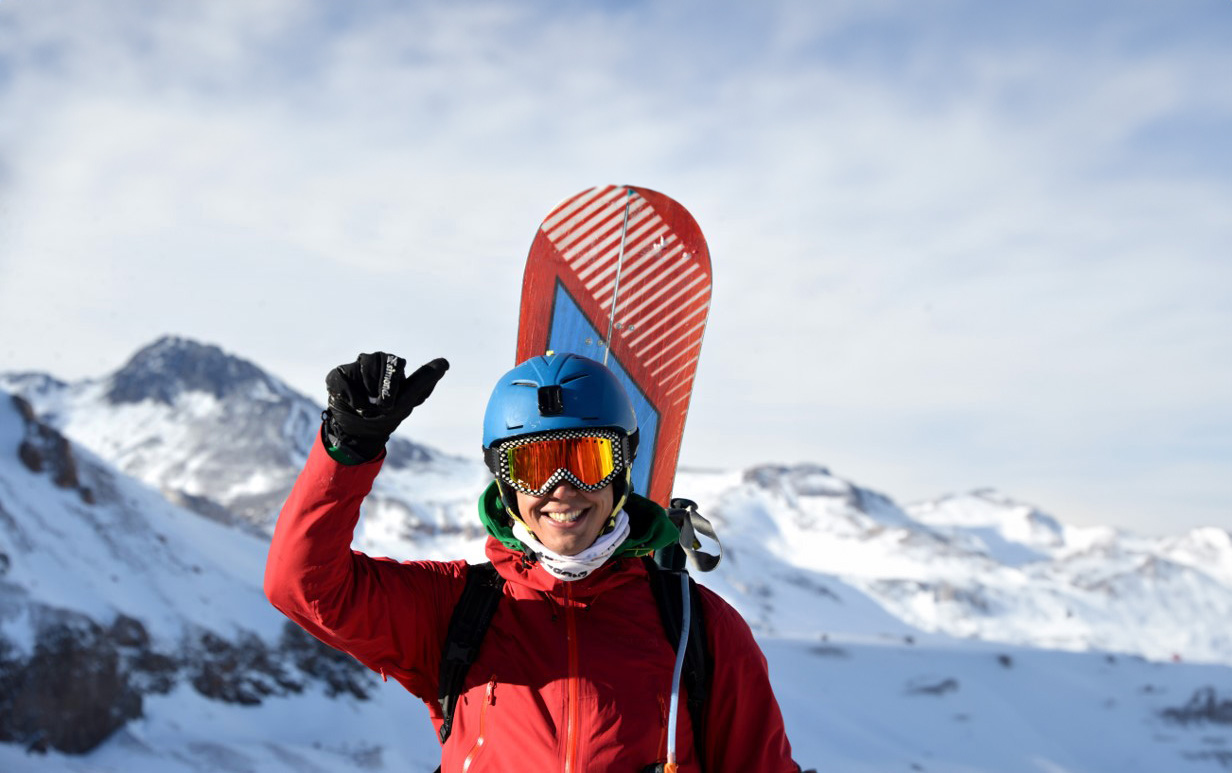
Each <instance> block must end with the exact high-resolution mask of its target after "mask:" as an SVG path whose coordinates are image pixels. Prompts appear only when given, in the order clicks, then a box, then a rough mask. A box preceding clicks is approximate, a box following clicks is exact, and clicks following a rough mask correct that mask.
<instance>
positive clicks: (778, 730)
mask: <svg viewBox="0 0 1232 773" xmlns="http://www.w3.org/2000/svg"><path fill="white" fill-rule="evenodd" d="M700 590H701V592H702V598H703V604H704V610H705V615H706V636H707V639H708V640H709V644H710V652H711V653H712V660H713V662H714V678H713V681H712V683H711V692H710V699H709V700H708V701H707V711H706V728H705V737H706V752H705V755H706V760H705V763H706V768H705V769H706V770H707V771H711V772H712V773H737V772H738V771H740V772H743V771H750V770H756V771H762V773H796V772H797V771H799V770H800V767H799V766H798V765H797V764H796V763H795V762H793V761H792V758H791V744H790V743H789V742H788V741H787V731H786V729H785V728H784V726H783V714H782V711H781V710H780V709H779V704H778V701H777V700H776V699H775V697H774V691H773V690H772V689H771V687H770V672H769V668H768V666H767V664H766V657H765V655H763V654H762V651H761V647H759V646H757V641H756V640H755V639H754V638H753V632H752V631H751V630H750V629H749V625H748V623H746V622H745V621H744V618H743V617H741V616H740V613H739V612H737V611H736V610H735V609H733V608H732V607H731V606H730V605H729V604H728V603H727V602H725V601H723V600H722V599H721V598H719V597H718V596H717V595H716V594H714V593H713V592H711V591H709V590H708V589H706V588H700Z"/></svg>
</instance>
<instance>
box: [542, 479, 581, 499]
mask: <svg viewBox="0 0 1232 773" xmlns="http://www.w3.org/2000/svg"><path fill="white" fill-rule="evenodd" d="M578 493H579V491H578V488H577V486H574V485H573V484H572V483H571V482H569V481H567V480H562V481H561V482H560V483H558V484H556V488H554V489H552V491H551V493H550V494H549V495H548V496H550V497H552V498H553V499H563V498H565V497H571V496H574V495H576V494H578Z"/></svg>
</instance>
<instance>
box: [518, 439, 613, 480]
mask: <svg viewBox="0 0 1232 773" xmlns="http://www.w3.org/2000/svg"><path fill="white" fill-rule="evenodd" d="M504 453H505V461H506V470H507V471H508V475H509V483H511V484H512V485H513V486H514V487H515V488H518V489H522V490H523V491H526V492H538V491H540V490H541V489H543V488H544V487H545V486H546V485H547V484H548V483H549V482H550V481H551V480H552V477H553V476H554V475H555V474H556V472H557V471H558V470H565V471H567V472H568V473H570V476H571V477H572V478H574V479H575V480H576V481H577V482H578V483H580V484H582V486H584V487H587V488H590V487H596V488H599V487H601V484H602V485H605V484H606V483H607V481H608V479H609V478H610V477H611V475H612V473H614V472H616V470H617V466H618V459H617V452H616V449H615V447H614V446H613V444H612V440H611V438H606V437H596V436H579V437H563V438H545V439H542V440H533V441H530V442H527V443H521V444H519V445H514V446H511V447H509V448H507V449H505V451H504Z"/></svg>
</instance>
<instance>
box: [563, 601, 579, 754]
mask: <svg viewBox="0 0 1232 773" xmlns="http://www.w3.org/2000/svg"><path fill="white" fill-rule="evenodd" d="M565 629H566V641H567V643H568V645H569V678H568V679H567V680H566V688H565V773H574V771H576V770H577V769H578V768H577V750H578V749H577V747H578V737H577V734H578V641H577V620H576V618H575V617H574V610H573V591H572V589H570V587H569V583H565Z"/></svg>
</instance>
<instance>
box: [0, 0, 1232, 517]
mask: <svg viewBox="0 0 1232 773" xmlns="http://www.w3.org/2000/svg"><path fill="white" fill-rule="evenodd" d="M759 8H760V10H751V9H750V8H749V6H747V5H746V4H741V3H729V4H704V7H703V5H702V4H698V3H654V4H642V5H634V6H621V7H619V8H615V7H613V8H610V9H604V8H601V7H597V6H590V5H585V6H578V5H574V4H563V3H557V4H546V5H542V6H537V5H536V6H532V5H530V4H519V3H508V2H478V3H465V4H458V3H453V4H449V3H443V2H442V3H425V4H415V5H414V6H412V7H407V6H404V5H401V4H382V5H376V6H370V7H369V6H365V7H364V8H363V9H360V8H358V7H356V8H350V7H348V8H342V7H339V6H337V5H336V4H329V3H312V2H296V1H294V0H286V1H285V2H258V3H241V2H214V3H209V4H191V5H184V4H172V5H168V4H165V3H151V2H129V3H111V4H108V6H107V7H106V8H105V9H104V8H102V7H96V6H95V5H93V4H90V3H87V2H67V1H66V2H38V3H35V2H16V3H14V2H10V3H6V4H3V5H0V50H4V51H6V52H8V53H6V54H5V55H4V59H3V61H0V72H3V73H5V75H4V77H3V78H0V115H3V116H6V119H7V120H5V121H3V122H0V171H2V172H3V174H2V175H0V186H3V187H2V188H0V276H3V282H2V283H0V324H3V326H4V328H5V330H6V336H5V341H4V344H3V345H2V346H0V368H5V369H9V368H41V369H46V370H50V371H52V372H54V373H57V374H59V375H62V376H66V377H81V376H85V375H98V374H100V373H101V372H103V371H105V370H108V369H110V368H113V367H115V366H116V365H118V364H119V362H120V361H121V360H122V359H124V357H126V356H127V354H128V353H130V352H131V351H132V350H134V349H135V348H136V347H137V346H139V345H141V344H143V343H145V342H147V341H148V340H150V339H152V338H153V337H155V336H157V335H160V334H162V333H164V332H176V333H182V334H186V335H191V336H195V337H198V338H202V339H205V340H209V341H212V342H217V343H220V344H222V345H224V346H225V347H227V348H229V349H231V350H233V351H236V352H238V353H240V354H243V355H245V356H248V357H251V358H253V359H256V360H257V361H259V362H260V363H261V364H263V365H266V366H267V367H270V368H272V369H274V370H275V371H276V372H278V373H279V374H280V375H283V376H285V377H287V378H290V379H291V380H293V382H294V383H295V384H296V385H297V386H298V387H299V388H301V389H303V390H305V391H307V392H309V393H311V394H317V393H318V392H319V391H320V390H319V384H320V380H321V374H323V373H324V371H325V370H327V369H328V368H329V367H330V366H332V365H333V364H336V363H335V360H337V359H339V358H346V357H350V356H353V354H354V353H355V352H357V351H360V350H371V349H375V348H393V349H397V350H399V351H402V352H405V353H406V354H407V356H408V357H411V358H412V359H414V358H415V357H423V358H428V357H431V356H435V355H437V354H445V355H449V356H452V357H453V359H454V360H455V368H454V370H453V371H452V372H451V374H450V377H449V378H450V384H448V385H446V386H445V387H443V388H442V390H441V393H440V394H439V395H437V396H436V397H434V399H433V404H434V405H433V408H432V409H431V410H430V409H428V408H425V409H424V410H422V411H421V414H422V416H421V415H420V414H417V416H416V419H415V421H416V422H418V424H417V426H418V427H420V428H421V429H422V432H423V436H424V437H425V438H426V439H428V440H429V441H431V442H435V443H438V444H440V445H444V446H446V447H448V448H450V449H451V450H456V451H459V452H467V453H469V452H470V451H471V450H472V449H473V446H474V445H475V443H474V442H472V438H471V435H473V434H474V432H473V429H474V426H475V424H476V423H477V422H478V418H477V417H478V416H479V415H480V412H481V409H482V403H483V400H484V399H485V397H486V392H487V384H488V383H490V381H491V380H492V379H493V378H494V377H495V375H496V374H497V373H499V372H500V371H502V370H503V369H504V368H505V367H507V366H508V365H509V364H510V363H509V359H510V358H511V357H512V354H511V352H512V349H513V338H514V335H513V330H512V326H513V324H514V322H513V320H514V319H516V305H517V290H516V288H517V285H518V283H519V281H520V278H521V260H522V257H523V256H524V255H525V252H526V249H527V248H528V247H529V244H530V240H531V237H532V235H533V231H534V227H535V225H536V224H537V223H538V221H539V219H540V218H541V217H542V216H543V215H544V214H545V213H546V212H547V210H548V209H549V208H550V207H551V206H552V205H553V204H554V203H555V202H556V201H558V200H560V199H561V198H563V197H565V196H566V195H569V194H571V193H573V192H575V191H577V190H580V189H582V188H585V187H589V186H590V185H593V184H597V183H601V182H630V183H634V184H638V185H645V186H647V187H651V188H656V189H659V190H662V191H664V192H666V193H669V194H671V195H673V196H674V197H676V198H677V199H679V200H680V201H681V202H682V203H684V204H685V205H686V206H687V207H689V208H690V210H691V211H692V212H693V214H694V215H695V217H696V218H697V219H698V221H699V223H700V224H701V225H702V227H703V229H704V230H705V231H706V233H707V236H708V239H709V241H710V245H711V250H712V253H713V257H714V262H715V267H716V299H715V303H714V307H713V310H712V317H711V328H710V331H709V333H708V336H707V341H706V346H705V356H704V357H703V360H702V366H701V372H700V379H699V382H698V391H697V395H696V397H695V405H694V414H693V417H692V419H691V420H690V425H689V433H688V434H687V436H686V442H685V447H684V453H685V459H684V460H685V461H686V462H689V461H691V458H690V455H691V454H692V455H693V459H692V461H697V462H701V463H707V464H731V465H736V464H748V463H753V462H756V461H760V460H768V459H774V458H779V459H810V460H813V461H820V462H827V463H830V464H831V465H832V466H833V467H834V468H835V470H836V472H838V473H840V474H843V473H844V472H846V470H844V468H843V465H842V464H841V462H843V461H845V460H849V463H850V464H851V466H852V469H851V470H850V472H849V474H852V475H855V476H857V477H859V478H860V479H861V481H862V482H865V483H868V484H870V485H874V486H877V487H879V488H883V489H886V490H887V491H888V493H890V494H892V495H896V496H901V497H904V498H912V497H919V496H924V495H927V494H930V493H939V492H934V491H930V490H929V486H930V482H933V481H935V482H936V485H937V486H938V487H939V488H953V487H962V486H963V482H964V481H966V482H968V483H969V485H971V486H975V485H984V484H993V485H998V486H1000V487H1001V488H1003V489H1005V490H1007V491H1009V492H1010V493H1012V494H1019V495H1021V496H1023V497H1027V498H1032V499H1034V500H1035V501H1037V502H1039V503H1040V504H1041V505H1043V506H1045V507H1050V509H1053V510H1054V511H1057V514H1058V515H1059V516H1061V517H1063V518H1065V517H1082V518H1085V519H1087V520H1100V519H1103V520H1114V519H1123V520H1125V521H1126V522H1132V523H1133V525H1134V526H1135V527H1137V528H1147V529H1152V528H1155V527H1154V526H1152V525H1151V524H1150V523H1148V522H1146V521H1145V520H1144V518H1145V516H1136V517H1135V518H1134V519H1128V518H1127V517H1125V516H1124V515H1123V514H1122V511H1123V510H1124V506H1123V504H1120V503H1119V502H1120V501H1121V500H1116V501H1117V502H1118V504H1115V505H1114V504H1113V502H1114V500H1113V499H1112V498H1109V499H1107V500H1105V501H1107V502H1108V503H1109V504H1108V505H1107V507H1106V508H1101V506H1100V504H1099V502H1100V499H1099V496H1098V495H1097V493H1093V492H1098V490H1099V487H1100V486H1101V485H1102V486H1103V488H1105V489H1111V488H1113V487H1114V484H1120V487H1119V488H1118V489H1117V490H1119V491H1124V492H1126V493H1125V494H1124V498H1130V497H1133V496H1138V497H1140V498H1141V499H1142V500H1143V501H1145V498H1146V497H1148V495H1149V494H1150V492H1151V490H1152V486H1153V485H1155V484H1157V483H1158V481H1154V482H1152V481H1150V480H1147V479H1146V478H1144V477H1142V476H1140V475H1137V474H1134V475H1132V476H1131V475H1130V474H1129V472H1128V471H1129V470H1130V469H1134V470H1139V469H1141V464H1142V461H1141V459H1139V458H1137V457H1135V459H1133V460H1129V459H1128V458H1126V459H1125V461H1124V462H1123V466H1122V467H1121V468H1119V469H1118V467H1117V460H1118V459H1119V458H1121V457H1122V456H1123V455H1124V454H1123V449H1124V448H1125V446H1126V438H1127V437H1132V438H1134V439H1136V441H1137V444H1138V445H1140V446H1141V447H1142V448H1144V449H1145V448H1149V447H1151V446H1152V444H1153V443H1152V438H1153V437H1162V436H1160V435H1159V434H1158V433H1161V432H1163V429H1162V428H1163V427H1166V426H1168V425H1169V424H1171V425H1172V426H1197V425H1198V424H1199V419H1200V418H1201V417H1207V418H1208V420H1209V421H1210V422H1211V423H1214V424H1216V425H1224V426H1226V424H1227V423H1228V422H1229V420H1230V419H1229V410H1230V409H1229V407H1228V405H1227V400H1226V397H1225V396H1226V395H1227V394H1229V386H1232V383H1230V382H1232V357H1229V356H1228V355H1229V354H1232V352H1229V343H1228V342H1229V341H1232V336H1230V335H1229V334H1230V333H1232V268H1230V267H1229V262H1228V260H1227V245H1228V244H1229V243H1232V238H1230V237H1232V233H1230V231H1232V223H1230V221H1229V219H1228V218H1227V215H1226V213H1227V212H1228V211H1229V209H1230V206H1229V205H1230V204H1232V186H1230V185H1229V183H1228V180H1227V178H1226V176H1221V175H1219V174H1214V173H1212V172H1211V171H1210V170H1209V169H1207V168H1205V167H1204V165H1203V164H1201V163H1197V162H1195V161H1194V158H1198V159H1199V160H1200V159H1201V156H1200V153H1201V152H1202V151H1201V149H1191V148H1190V147H1189V145H1188V144H1187V143H1186V142H1182V141H1180V140H1178V139H1176V137H1175V136H1172V135H1169V134H1167V132H1162V133H1161V131H1160V130H1159V127H1161V126H1165V127H1166V126H1175V125H1185V122H1186V121H1187V120H1188V118H1189V117H1190V116H1194V115H1198V116H1201V117H1202V118H1203V121H1205V124H1204V125H1205V126H1212V125H1213V126H1216V127H1218V126H1225V127H1226V126H1227V125H1228V124H1230V123H1232V95H1230V94H1229V92H1227V90H1226V89H1223V90H1221V89H1216V88H1213V87H1212V86H1211V84H1212V83H1214V82H1217V80H1213V79H1212V78H1213V76H1214V74H1215V73H1218V72H1227V70H1228V69H1229V68H1230V67H1232V56H1229V55H1228V54H1227V53H1226V51H1225V48H1226V47H1225V46H1224V45H1223V44H1222V43H1221V42H1220V41H1222V40H1224V39H1225V37H1226V36H1225V37H1220V36H1219V35H1218V34H1216V32H1217V31H1218V30H1219V29H1220V28H1222V29H1223V30H1225V31H1226V29H1227V26H1228V22H1227V21H1226V20H1224V19H1223V18H1222V17H1221V16H1218V15H1216V14H1214V13H1213V12H1212V11H1211V10H1210V9H1206V8H1205V7H1204V6H1200V5H1199V4H1189V5H1188V6H1186V7H1185V8H1182V9H1179V10H1177V11H1175V12H1169V13H1165V12H1163V11H1160V10H1159V9H1156V8H1154V7H1153V6H1151V5H1149V4H1139V5H1133V4H1129V5H1127V4H1123V3H1121V4H1112V3H1098V4H1092V5H1090V6H1087V5H1084V6H1083V7H1082V9H1073V8H1071V7H1070V6H1069V5H1067V4H1060V3H1058V4H1052V5H1049V4H1043V5H1040V6H1032V7H1031V9H1027V8H1019V9H1016V10H1015V11H1014V13H1013V14H1012V15H1011V16H1009V17H1004V16H998V17H997V18H993V17H992V16H989V17H987V18H985V15H984V13H983V12H981V11H980V10H979V9H978V8H976V7H975V6H974V5H973V4H963V3H959V4H951V5H947V6H945V7H944V8H940V9H939V7H935V6H921V5H920V4H916V3H894V2H885V3H878V4H868V3H849V4H831V3H827V4H820V5H819V4H816V3H803V2H801V3H794V2H782V3H776V4H763V5H762V6H759ZM981 8H982V6H981ZM1003 10H1004V9H1003ZM1007 13H1008V11H1007ZM1187 13H1188V14H1195V17H1194V18H1193V20H1192V21H1191V22H1188V23H1186V22H1185V21H1184V18H1183V15H1184V14H1187ZM1197 13H1203V14H1205V15H1203V16H1197V15H1196V14H1197ZM1169 14H1171V15H1169ZM1178 14H1179V15H1181V18H1180V20H1178V19H1177V18H1176V17H1177V16H1178ZM1045 32H1047V33H1048V34H1044V33H1045ZM13 116H20V118H19V119H14V118H12V117H13ZM1211 136H1212V137H1217V136H1220V135H1219V134H1218V132H1212V133H1211ZM1210 152H1211V153H1212V154H1214V153H1219V152H1225V151H1220V150H1219V149H1218V148H1214V147H1212V148H1211V149H1210ZM1225 163H1226V162H1225ZM1217 168H1218V167H1217ZM437 405H439V408H435V406H437ZM733 413H736V415H735V416H733V415H732V414H733ZM1141 415H1148V416H1150V417H1151V419H1150V421H1149V422H1145V423H1144V422H1139V421H1137V420H1135V419H1134V417H1135V416H1141ZM975 424H978V425H979V426H981V427H982V428H983V429H982V431H981V432H979V433H973V432H971V431H969V429H968V428H969V427H970V426H972V425H975ZM946 428H949V429H948V430H947V429H946ZM468 433H469V434H468ZM1158 445H1159V449H1160V450H1159V451H1158V454H1157V456H1156V458H1154V459H1153V462H1154V464H1155V465H1156V467H1157V468H1158V469H1164V468H1167V467H1173V466H1175V467H1176V468H1179V469H1184V470H1185V472H1184V474H1183V475H1181V474H1177V475H1176V476H1174V477H1173V478H1172V479H1171V480H1174V482H1175V481H1181V480H1184V481H1186V482H1187V483H1186V487H1187V488H1188V490H1191V491H1205V492H1206V493H1205V494H1204V495H1203V499H1202V502H1203V503H1202V504H1193V505H1192V506H1191V507H1190V510H1189V512H1192V513H1195V514H1196V513H1203V514H1209V513H1212V512H1219V511H1220V508H1223V510H1224V511H1227V510H1228V504H1229V502H1228V497H1227V491H1226V490H1223V489H1221V488H1220V487H1219V486H1217V485H1210V486H1204V485H1202V484H1201V481H1202V479H1203V478H1202V476H1203V475H1204V474H1206V472H1205V471H1209V470H1213V469H1217V468H1218V467H1219V465H1220V464H1223V465H1225V466H1226V463H1227V462H1228V461H1229V455H1230V454H1232V450H1230V448H1229V441H1228V439H1227V438H1226V436H1225V437H1223V438H1222V439H1218V440H1216V441H1213V442H1211V443H1208V444H1207V445H1204V446H1203V447H1202V448H1201V449H1200V450H1194V449H1189V450H1184V449H1179V448H1177V447H1175V446H1173V445H1169V444H1168V443H1167V442H1163V441H1162V440H1161V441H1160V442H1159V444H1158ZM1073 447H1078V448H1081V449H1082V450H1081V453H1082V454H1083V455H1084V458H1086V459H1091V458H1095V459H1098V460H1099V462H1100V463H1099V464H1086V463H1084V462H1082V460H1076V457H1075V458H1069V457H1067V456H1066V454H1068V453H1071V452H1070V451H1067V450H1066V449H1070V448H1073ZM1138 453H1139V455H1140V456H1148V457H1149V453H1147V451H1145V450H1142V451H1139V452H1138ZM1054 456H1055V457H1056V458H1055V462H1052V463H1054V464H1055V465H1056V468H1057V469H1073V468H1075V467H1079V468H1082V469H1089V470H1090V474H1089V475H1088V476H1087V477H1086V478H1084V479H1083V480H1082V481H1077V480H1074V479H1072V478H1069V477H1066V476H1063V475H1060V474H1052V475H1049V474H1047V470H1045V471H1044V473H1037V472H1032V471H1030V470H1026V467H1027V466H1028V464H1027V462H1023V461H1021V460H1023V459H1026V460H1029V462H1030V465H1045V466H1046V465H1047V464H1048V463H1049V460H1052V458H1053V457H1054ZM1016 460H1018V461H1016ZM1041 460H1043V461H1041ZM1131 461H1132V464H1131ZM1134 465H1138V466H1136V467H1135V466H1134ZM1034 469H1036V468H1034V467H1032V470H1034ZM1126 477H1132V480H1131V481H1125V480H1124V478H1126ZM1101 481H1102V483H1101ZM1178 485H1179V484H1178ZM1018 487H1022V488H1032V489H1034V488H1035V487H1038V490H1022V491H1020V490H1018ZM1079 488H1083V489H1084V490H1085V492H1086V493H1083V494H1081V496H1080V495H1079V494H1077V493H1074V492H1076V491H1078V489H1079ZM1079 501H1081V502H1082V503H1084V504H1082V508H1083V511H1082V512H1081V513H1080V514H1075V513H1066V512H1063V511H1061V510H1060V508H1058V507H1055V506H1051V503H1052V502H1066V503H1068V502H1079ZM1194 517H1195V518H1196V517H1197V516H1196V515H1195V516H1194ZM1203 517H1206V516H1205V515H1203ZM1228 518H1229V520H1227V521H1225V524H1232V513H1230V514H1229V516H1228ZM1169 523H1171V521H1170V522H1169Z"/></svg>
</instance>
